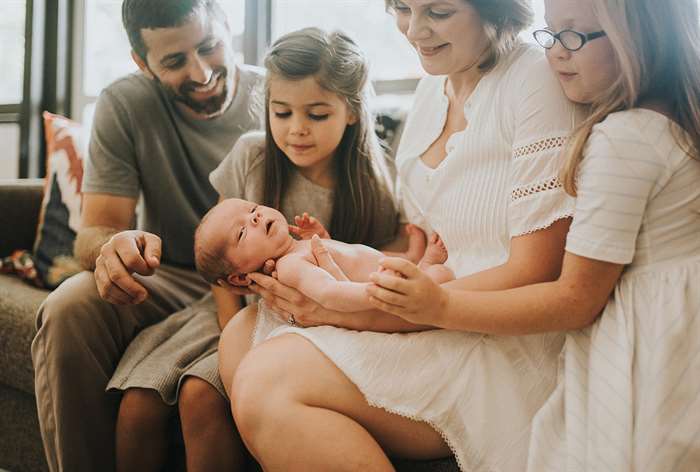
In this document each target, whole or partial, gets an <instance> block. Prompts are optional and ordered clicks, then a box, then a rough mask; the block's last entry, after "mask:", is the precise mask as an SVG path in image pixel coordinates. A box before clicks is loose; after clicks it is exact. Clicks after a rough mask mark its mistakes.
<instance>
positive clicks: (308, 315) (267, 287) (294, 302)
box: [249, 272, 330, 328]
mask: <svg viewBox="0 0 700 472" xmlns="http://www.w3.org/2000/svg"><path fill="white" fill-rule="evenodd" d="M249 277H250V278H251V279H252V280H253V282H255V283H254V284H252V285H250V289H251V291H252V292H254V293H256V294H258V295H260V296H261V297H262V299H263V300H265V302H266V303H267V305H268V306H269V307H270V308H271V309H272V311H273V312H274V313H275V315H277V317H278V318H279V319H280V320H282V321H284V322H285V323H290V324H294V325H298V326H301V327H303V328H307V327H310V326H321V325H327V324H330V323H329V322H328V320H327V319H325V318H324V316H323V313H322V311H323V307H322V306H321V305H319V304H318V303H316V302H315V301H313V300H312V299H310V298H309V297H307V296H306V295H304V294H303V293H301V292H300V291H298V290H297V289H295V288H293V287H289V286H287V285H284V284H283V283H282V282H280V281H279V280H277V279H275V278H273V277H270V276H267V275H264V274H260V273H258V272H254V273H252V274H249ZM292 320H293V321H294V323H292Z"/></svg>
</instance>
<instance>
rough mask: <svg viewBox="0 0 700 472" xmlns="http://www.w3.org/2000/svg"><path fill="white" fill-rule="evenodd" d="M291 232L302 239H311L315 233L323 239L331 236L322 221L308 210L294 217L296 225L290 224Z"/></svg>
mask: <svg viewBox="0 0 700 472" xmlns="http://www.w3.org/2000/svg"><path fill="white" fill-rule="evenodd" d="M295 225H296V226H295ZM289 232H290V233H292V234H294V235H296V236H299V237H300V238H301V239H311V238H312V237H313V236H314V235H315V234H316V235H318V236H319V237H320V238H323V239H330V238H331V236H330V234H328V231H326V228H324V227H323V225H322V224H321V222H320V221H318V220H317V219H316V218H314V217H313V216H309V214H308V213H306V212H304V214H303V215H302V216H295V217H294V225H289Z"/></svg>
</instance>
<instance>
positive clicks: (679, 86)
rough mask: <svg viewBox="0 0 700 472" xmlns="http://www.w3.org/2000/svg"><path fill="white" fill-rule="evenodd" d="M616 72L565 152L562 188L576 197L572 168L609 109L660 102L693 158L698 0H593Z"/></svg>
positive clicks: (699, 144) (698, 101)
mask: <svg viewBox="0 0 700 472" xmlns="http://www.w3.org/2000/svg"><path fill="white" fill-rule="evenodd" d="M594 7H595V14H596V16H597V18H598V21H599V22H600V25H601V28H602V29H603V30H604V31H605V32H606V33H607V36H608V38H609V39H610V44H611V45H612V49H613V52H614V56H615V64H616V66H617V68H618V70H619V75H618V77H617V79H616V80H615V82H614V83H613V84H612V86H611V87H609V88H608V89H607V90H606V91H605V92H603V93H602V94H601V95H600V96H599V97H596V98H595V99H594V101H593V102H592V103H591V105H590V109H591V110H590V115H589V116H588V118H587V119H586V120H585V121H584V122H582V123H581V125H580V126H578V128H577V129H576V130H575V131H574V132H573V134H572V136H571V139H570V140H569V144H568V146H567V148H566V150H565V153H566V164H565V167H564V170H563V172H562V182H563V184H564V188H565V189H566V191H567V192H568V193H569V194H571V195H574V196H575V195H576V170H577V168H578V165H579V163H580V162H581V159H582V158H583V151H584V147H585V145H586V141H587V140H588V138H589V136H590V134H591V131H592V130H593V127H594V126H595V125H596V124H597V123H600V122H601V121H603V120H604V119H605V117H606V116H608V115H609V114H610V113H614V112H616V111H622V110H629V109H630V108H634V107H637V106H639V105H640V103H644V102H661V103H663V104H664V105H665V107H666V109H667V110H668V111H669V112H670V113H671V117H672V119H673V121H674V123H675V124H673V125H672V131H673V134H674V136H675V138H676V141H677V142H678V143H679V145H680V146H681V147H682V148H683V149H684V150H685V151H686V152H687V153H688V154H689V155H691V156H693V157H695V158H696V159H697V158H698V156H699V154H700V24H699V22H698V4H697V0H673V1H671V2H663V1H659V0H594Z"/></svg>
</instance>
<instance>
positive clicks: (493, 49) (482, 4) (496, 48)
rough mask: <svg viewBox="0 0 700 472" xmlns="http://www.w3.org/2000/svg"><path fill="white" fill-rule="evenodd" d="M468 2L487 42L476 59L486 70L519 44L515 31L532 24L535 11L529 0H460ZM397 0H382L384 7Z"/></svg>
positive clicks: (480, 66) (389, 8) (390, 5)
mask: <svg viewBox="0 0 700 472" xmlns="http://www.w3.org/2000/svg"><path fill="white" fill-rule="evenodd" d="M461 1H463V2H465V3H469V4H470V5H471V6H472V7H474V9H475V10H476V11H477V13H479V17H480V18H481V21H482V23H483V24H484V34H486V37H487V38H488V41H489V46H488V48H487V50H486V51H485V52H484V54H483V59H482V60H481V62H480V63H479V69H481V70H482V71H484V72H487V71H489V70H491V69H493V68H494V67H496V65H498V63H499V62H500V60H501V58H503V57H504V56H506V55H508V53H509V52H510V51H512V50H513V48H515V46H517V45H518V44H519V42H520V41H519V39H518V34H520V32H521V31H523V30H525V29H526V28H527V27H529V26H530V25H531V24H532V21H533V19H534V17H535V14H534V13H533V11H532V5H531V0H461ZM396 3H397V0H384V5H385V6H386V9H387V10H388V11H391V10H393V9H394V7H395V5H396Z"/></svg>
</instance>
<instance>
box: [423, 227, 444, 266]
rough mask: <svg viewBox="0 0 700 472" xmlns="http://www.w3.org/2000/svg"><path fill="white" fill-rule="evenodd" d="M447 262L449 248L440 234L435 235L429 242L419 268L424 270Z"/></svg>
mask: <svg viewBox="0 0 700 472" xmlns="http://www.w3.org/2000/svg"><path fill="white" fill-rule="evenodd" d="M446 260H447V248H446V247H445V243H443V242H442V239H441V238H440V235H439V234H437V233H433V234H432V235H431V236H430V239H429V240H428V247H426V249H425V254H424V255H423V259H421V261H420V264H419V265H418V266H419V267H421V268H424V267H427V266H431V265H434V264H444V263H445V261H446Z"/></svg>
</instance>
